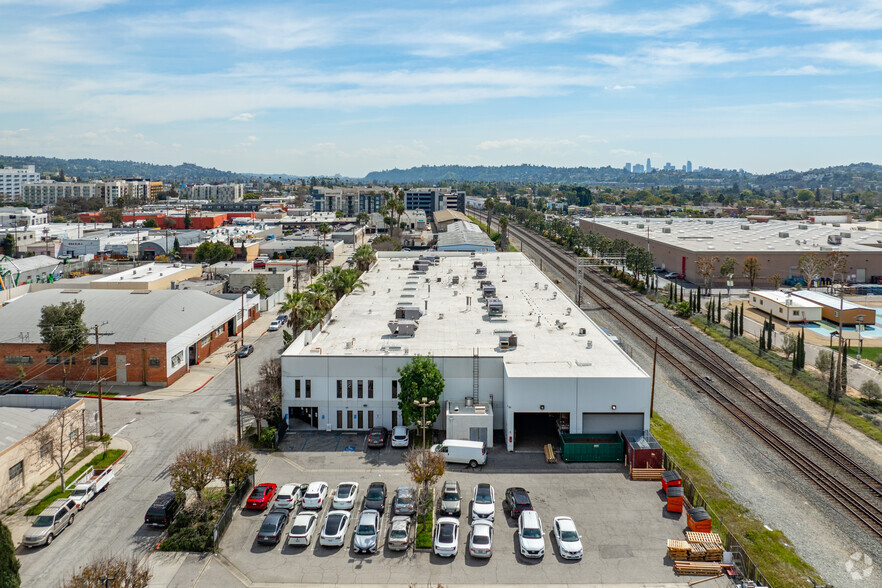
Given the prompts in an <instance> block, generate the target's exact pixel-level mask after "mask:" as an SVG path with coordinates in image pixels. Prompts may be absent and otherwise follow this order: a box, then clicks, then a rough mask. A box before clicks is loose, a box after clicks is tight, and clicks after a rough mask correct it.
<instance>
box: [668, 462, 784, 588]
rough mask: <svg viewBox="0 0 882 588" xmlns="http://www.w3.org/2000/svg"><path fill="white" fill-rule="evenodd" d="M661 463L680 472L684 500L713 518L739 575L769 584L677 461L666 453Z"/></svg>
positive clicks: (714, 527)
mask: <svg viewBox="0 0 882 588" xmlns="http://www.w3.org/2000/svg"><path fill="white" fill-rule="evenodd" d="M663 464H664V468H665V469H666V470H676V471H677V472H678V473H679V474H680V477H681V478H682V480H681V484H682V486H683V494H684V496H685V498H686V500H688V501H689V504H691V505H692V507H693V508H695V507H703V508H704V509H705V510H706V511H707V514H709V515H710V516H711V519H712V520H713V530H714V532H715V533H717V534H719V536H720V539H721V540H722V542H723V549H725V550H726V551H729V552H731V553H732V563H733V564H735V567H736V568H737V569H738V573H739V574H740V575H741V577H743V578H746V579H748V580H753V581H754V582H756V583H757V584H758V585H760V586H769V585H770V584H769V582H768V581H767V580H766V577H765V576H764V575H763V574H762V572H760V571H759V568H758V567H757V565H756V564H755V563H754V561H753V560H752V559H750V556H749V555H747V551H745V549H744V547H743V546H742V545H741V543H739V542H738V540H737V539H736V538H735V535H733V534H732V531H730V530H729V528H728V527H727V526H726V525H724V524H723V523H722V521H721V520H720V517H719V516H718V515H717V514H716V513H715V512H714V511H713V509H712V508H711V507H710V506H708V503H707V500H705V499H704V497H703V496H702V495H701V493H700V492H699V491H698V489H697V488H696V487H695V484H694V483H693V482H692V479H691V478H690V477H689V476H687V475H686V474H685V473H684V472H683V470H682V469H681V468H680V466H678V465H677V462H675V461H674V460H673V459H671V458H670V456H668V455H667V454H665V456H664V461H663Z"/></svg>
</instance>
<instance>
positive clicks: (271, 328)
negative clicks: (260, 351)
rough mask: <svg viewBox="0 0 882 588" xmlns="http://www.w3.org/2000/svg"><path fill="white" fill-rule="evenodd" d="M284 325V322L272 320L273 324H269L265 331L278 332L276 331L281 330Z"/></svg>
mask: <svg viewBox="0 0 882 588" xmlns="http://www.w3.org/2000/svg"><path fill="white" fill-rule="evenodd" d="M284 325H285V322H284V321H280V320H279V319H276V320H274V321H273V322H271V323H270V324H269V327H267V329H266V330H267V331H278V330H279V329H281V328H282V327H283V326H284Z"/></svg>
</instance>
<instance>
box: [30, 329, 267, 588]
mask: <svg viewBox="0 0 882 588" xmlns="http://www.w3.org/2000/svg"><path fill="white" fill-rule="evenodd" d="M248 342H249V343H253V344H254V348H255V349H254V353H253V354H252V355H251V356H250V357H248V358H245V359H243V360H241V362H240V363H241V368H242V381H243V383H248V382H251V381H253V380H254V379H256V377H257V371H258V368H259V366H260V364H261V363H262V362H263V361H264V360H266V359H268V358H270V357H278V356H279V352H280V351H281V349H282V335H281V331H277V332H274V333H266V334H265V335H263V336H262V337H260V338H259V339H254V338H253V337H251V338H249V341H248ZM234 365H235V364H234V363H231V364H230V365H229V366H228V367H227V368H226V369H224V370H223V371H222V372H220V373H219V374H218V375H217V376H215V377H214V379H212V380H211V381H210V382H209V383H208V384H207V385H206V386H205V387H204V388H202V390H200V391H199V392H195V393H193V394H189V395H187V396H183V397H180V398H175V399H170V400H161V401H145V402H124V401H117V402H109V401H106V402H105V403H104V419H105V420H104V422H105V430H106V431H108V432H110V433H111V434H113V435H114V436H117V437H120V438H123V439H125V440H127V441H129V442H130V443H131V444H132V450H131V452H130V453H129V454H128V455H127V456H126V457H125V458H124V459H123V460H122V461H121V462H120V465H119V466H118V467H117V468H116V470H117V471H116V477H115V479H114V481H113V483H112V484H111V485H110V486H109V487H108V488H107V491H106V492H104V493H103V494H101V495H100V496H98V497H97V498H96V499H95V500H94V501H93V502H92V503H90V504H89V506H87V507H86V508H85V509H84V510H83V512H81V513H79V514H78V515H77V516H76V522H75V523H74V525H73V526H71V527H70V528H69V529H67V530H66V531H65V532H64V533H62V534H61V535H59V536H58V538H57V539H56V540H55V541H54V542H53V543H52V545H51V546H49V547H42V548H37V549H33V550H26V549H24V548H21V547H20V548H19V549H18V551H17V554H18V556H19V559H20V560H21V564H22V566H21V579H22V586H58V585H61V583H62V582H63V581H64V580H65V579H67V578H69V577H70V576H71V575H72V574H73V573H74V572H75V571H76V570H77V569H78V568H79V567H81V566H83V565H84V564H86V563H88V562H89V561H91V560H92V559H94V558H95V557H99V556H104V555H122V556H129V555H137V556H139V557H140V556H141V555H143V554H145V553H147V552H149V551H152V550H153V549H154V547H155V546H156V543H157V542H158V541H159V538H160V536H161V534H162V532H161V531H160V530H158V529H150V528H146V527H144V526H143V524H142V523H143V521H144V513H145V512H146V510H147V507H148V506H150V504H151V503H152V502H153V500H154V499H155V498H156V496H157V495H159V494H161V493H163V492H167V491H168V490H169V480H168V473H167V468H168V466H169V464H170V463H171V462H172V460H173V459H174V456H175V455H176V454H177V452H178V451H179V450H180V449H183V448H185V447H188V446H190V445H200V444H207V443H210V442H212V441H214V440H216V439H219V438H221V437H224V436H235V431H236V415H235V380H234V377H235V370H234ZM90 402H92V403H94V406H93V405H89V406H88V408H89V409H90V410H97V403H96V402H95V401H90Z"/></svg>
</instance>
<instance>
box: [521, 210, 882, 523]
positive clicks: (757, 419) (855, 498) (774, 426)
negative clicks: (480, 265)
mask: <svg viewBox="0 0 882 588" xmlns="http://www.w3.org/2000/svg"><path fill="white" fill-rule="evenodd" d="M509 233H511V234H512V235H513V236H515V237H516V238H518V239H519V240H520V241H521V242H522V243H524V242H526V243H527V244H528V245H529V246H530V247H532V248H533V249H534V250H536V252H537V253H539V254H540V255H541V256H542V257H543V258H544V259H545V261H546V262H547V263H549V264H551V265H552V267H554V269H555V270H557V271H558V272H560V273H561V274H562V275H563V276H565V277H567V278H568V279H570V280H572V281H573V283H574V284H575V281H576V279H575V278H576V276H575V273H576V272H575V263H574V259H575V256H574V255H573V254H572V253H571V252H568V251H566V250H564V249H563V248H561V247H559V246H557V245H555V244H553V243H551V242H549V241H548V240H546V239H544V238H542V237H539V236H538V235H536V234H535V233H533V232H531V231H529V230H527V229H523V228H521V227H519V226H517V225H515V224H514V223H510V224H509ZM585 281H586V282H587V284H590V285H591V286H594V287H596V288H597V289H599V290H600V291H601V292H603V293H604V294H607V296H605V297H600V296H598V295H597V291H592V290H591V289H588V288H585V290H584V292H585V293H586V294H587V295H588V296H590V297H591V298H593V299H594V300H596V301H597V302H598V303H599V304H601V305H602V307H603V308H604V310H606V311H607V312H609V313H610V314H611V315H612V316H613V317H614V318H615V319H616V320H618V321H619V322H620V323H621V324H622V325H623V326H624V327H626V328H628V329H629V330H630V331H631V332H632V333H634V335H635V336H636V337H638V338H639V339H640V340H642V341H644V342H645V343H646V344H647V345H648V346H650V347H652V346H653V345H654V344H655V338H654V337H653V336H652V334H650V332H647V331H654V332H655V333H656V334H657V335H658V338H659V345H658V350H659V354H660V355H661V356H662V359H663V360H665V361H667V362H668V363H669V364H671V365H672V366H673V367H674V368H675V369H677V370H678V371H679V372H680V373H682V374H683V375H684V377H686V379H688V380H689V381H690V382H692V383H693V384H694V385H695V386H696V388H697V389H699V390H700V391H702V392H704V393H705V394H706V395H707V396H708V397H709V398H711V399H712V400H714V401H715V402H716V403H717V404H718V405H720V406H721V407H722V408H723V409H724V410H725V411H726V412H727V413H728V414H729V415H731V416H732V417H733V418H735V420H737V421H738V422H739V423H741V424H742V425H743V426H745V427H746V428H747V429H748V430H750V431H751V432H752V433H753V434H755V435H756V436H757V437H759V438H760V439H761V440H763V441H764V442H765V443H766V444H767V445H769V446H770V447H771V448H772V449H773V450H774V451H775V452H776V453H778V454H779V455H780V456H781V457H782V458H783V459H784V460H785V461H787V462H788V463H790V464H791V465H792V466H793V467H794V468H795V469H796V470H797V471H799V472H800V473H801V474H803V475H804V476H805V477H807V478H808V479H810V480H811V481H812V483H814V484H815V485H816V486H818V487H819V488H820V489H821V490H822V491H823V492H824V493H825V494H826V495H827V496H829V497H830V498H831V499H832V500H833V502H835V503H836V504H838V505H839V506H840V507H841V508H842V509H843V510H845V511H846V512H848V513H850V514H851V515H852V516H853V517H854V518H855V519H856V520H858V521H859V522H860V523H861V524H862V525H863V526H865V527H866V528H867V529H869V530H870V532H871V533H873V534H874V535H876V536H877V537H882V481H880V479H879V478H878V477H877V476H875V475H874V474H873V473H872V472H870V471H868V470H867V469H866V468H864V467H863V466H861V465H860V464H858V463H857V462H855V461H854V460H852V459H851V458H850V457H849V456H847V455H845V454H844V453H842V452H841V451H840V450H839V449H838V448H837V447H835V446H834V445H832V444H831V443H830V442H829V441H827V440H826V439H824V438H823V437H822V436H820V435H818V434H817V433H816V432H815V431H814V430H813V429H812V428H811V427H810V426H808V425H806V423H804V422H802V421H801V420H800V419H799V418H797V417H796V416H794V415H793V414H792V413H790V411H788V410H787V409H786V408H785V407H783V406H782V405H781V404H779V403H778V402H777V401H776V400H774V399H773V398H771V397H770V396H769V395H768V394H767V393H766V392H765V391H764V390H763V389H762V388H761V387H760V386H758V385H757V384H756V383H755V382H754V381H753V380H751V379H750V378H748V377H747V376H745V375H744V374H742V373H741V372H740V371H739V370H738V369H737V368H736V367H734V366H733V365H731V363H730V362H729V361H728V360H727V359H726V358H724V357H723V356H722V355H720V354H719V353H717V352H716V351H714V350H713V349H711V348H709V347H708V346H707V345H706V344H705V343H704V342H703V341H701V340H700V339H699V338H698V337H697V336H696V335H695V333H693V332H691V330H690V329H689V328H688V327H687V328H684V327H683V325H682V322H679V321H677V320H675V319H674V318H673V317H671V316H670V315H669V314H668V313H667V312H663V311H660V310H659V309H657V308H655V307H653V306H650V305H649V304H648V303H646V302H645V301H643V299H641V298H638V297H636V296H634V294H633V292H632V291H631V290H629V289H627V288H626V287H624V286H623V285H622V284H620V283H619V282H618V281H617V280H614V279H613V278H611V277H610V276H608V275H607V274H605V273H603V272H598V271H593V270H592V271H587V272H585ZM646 327H649V329H647V328H646ZM687 359H688V360H692V362H694V363H695V364H697V366H700V367H698V368H697V367H695V366H694V365H690V363H689V362H688V361H687ZM702 368H703V370H706V373H700V372H701V371H702ZM708 374H712V375H713V376H714V378H715V379H714V378H711V377H709V376H708ZM732 392H734V394H732Z"/></svg>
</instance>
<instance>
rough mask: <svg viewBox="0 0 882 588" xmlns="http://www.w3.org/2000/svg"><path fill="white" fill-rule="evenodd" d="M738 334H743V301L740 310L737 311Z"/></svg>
mask: <svg viewBox="0 0 882 588" xmlns="http://www.w3.org/2000/svg"><path fill="white" fill-rule="evenodd" d="M738 334H739V335H741V336H742V337H743V336H744V303H743V302H742V303H741V312H740V313H738Z"/></svg>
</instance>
